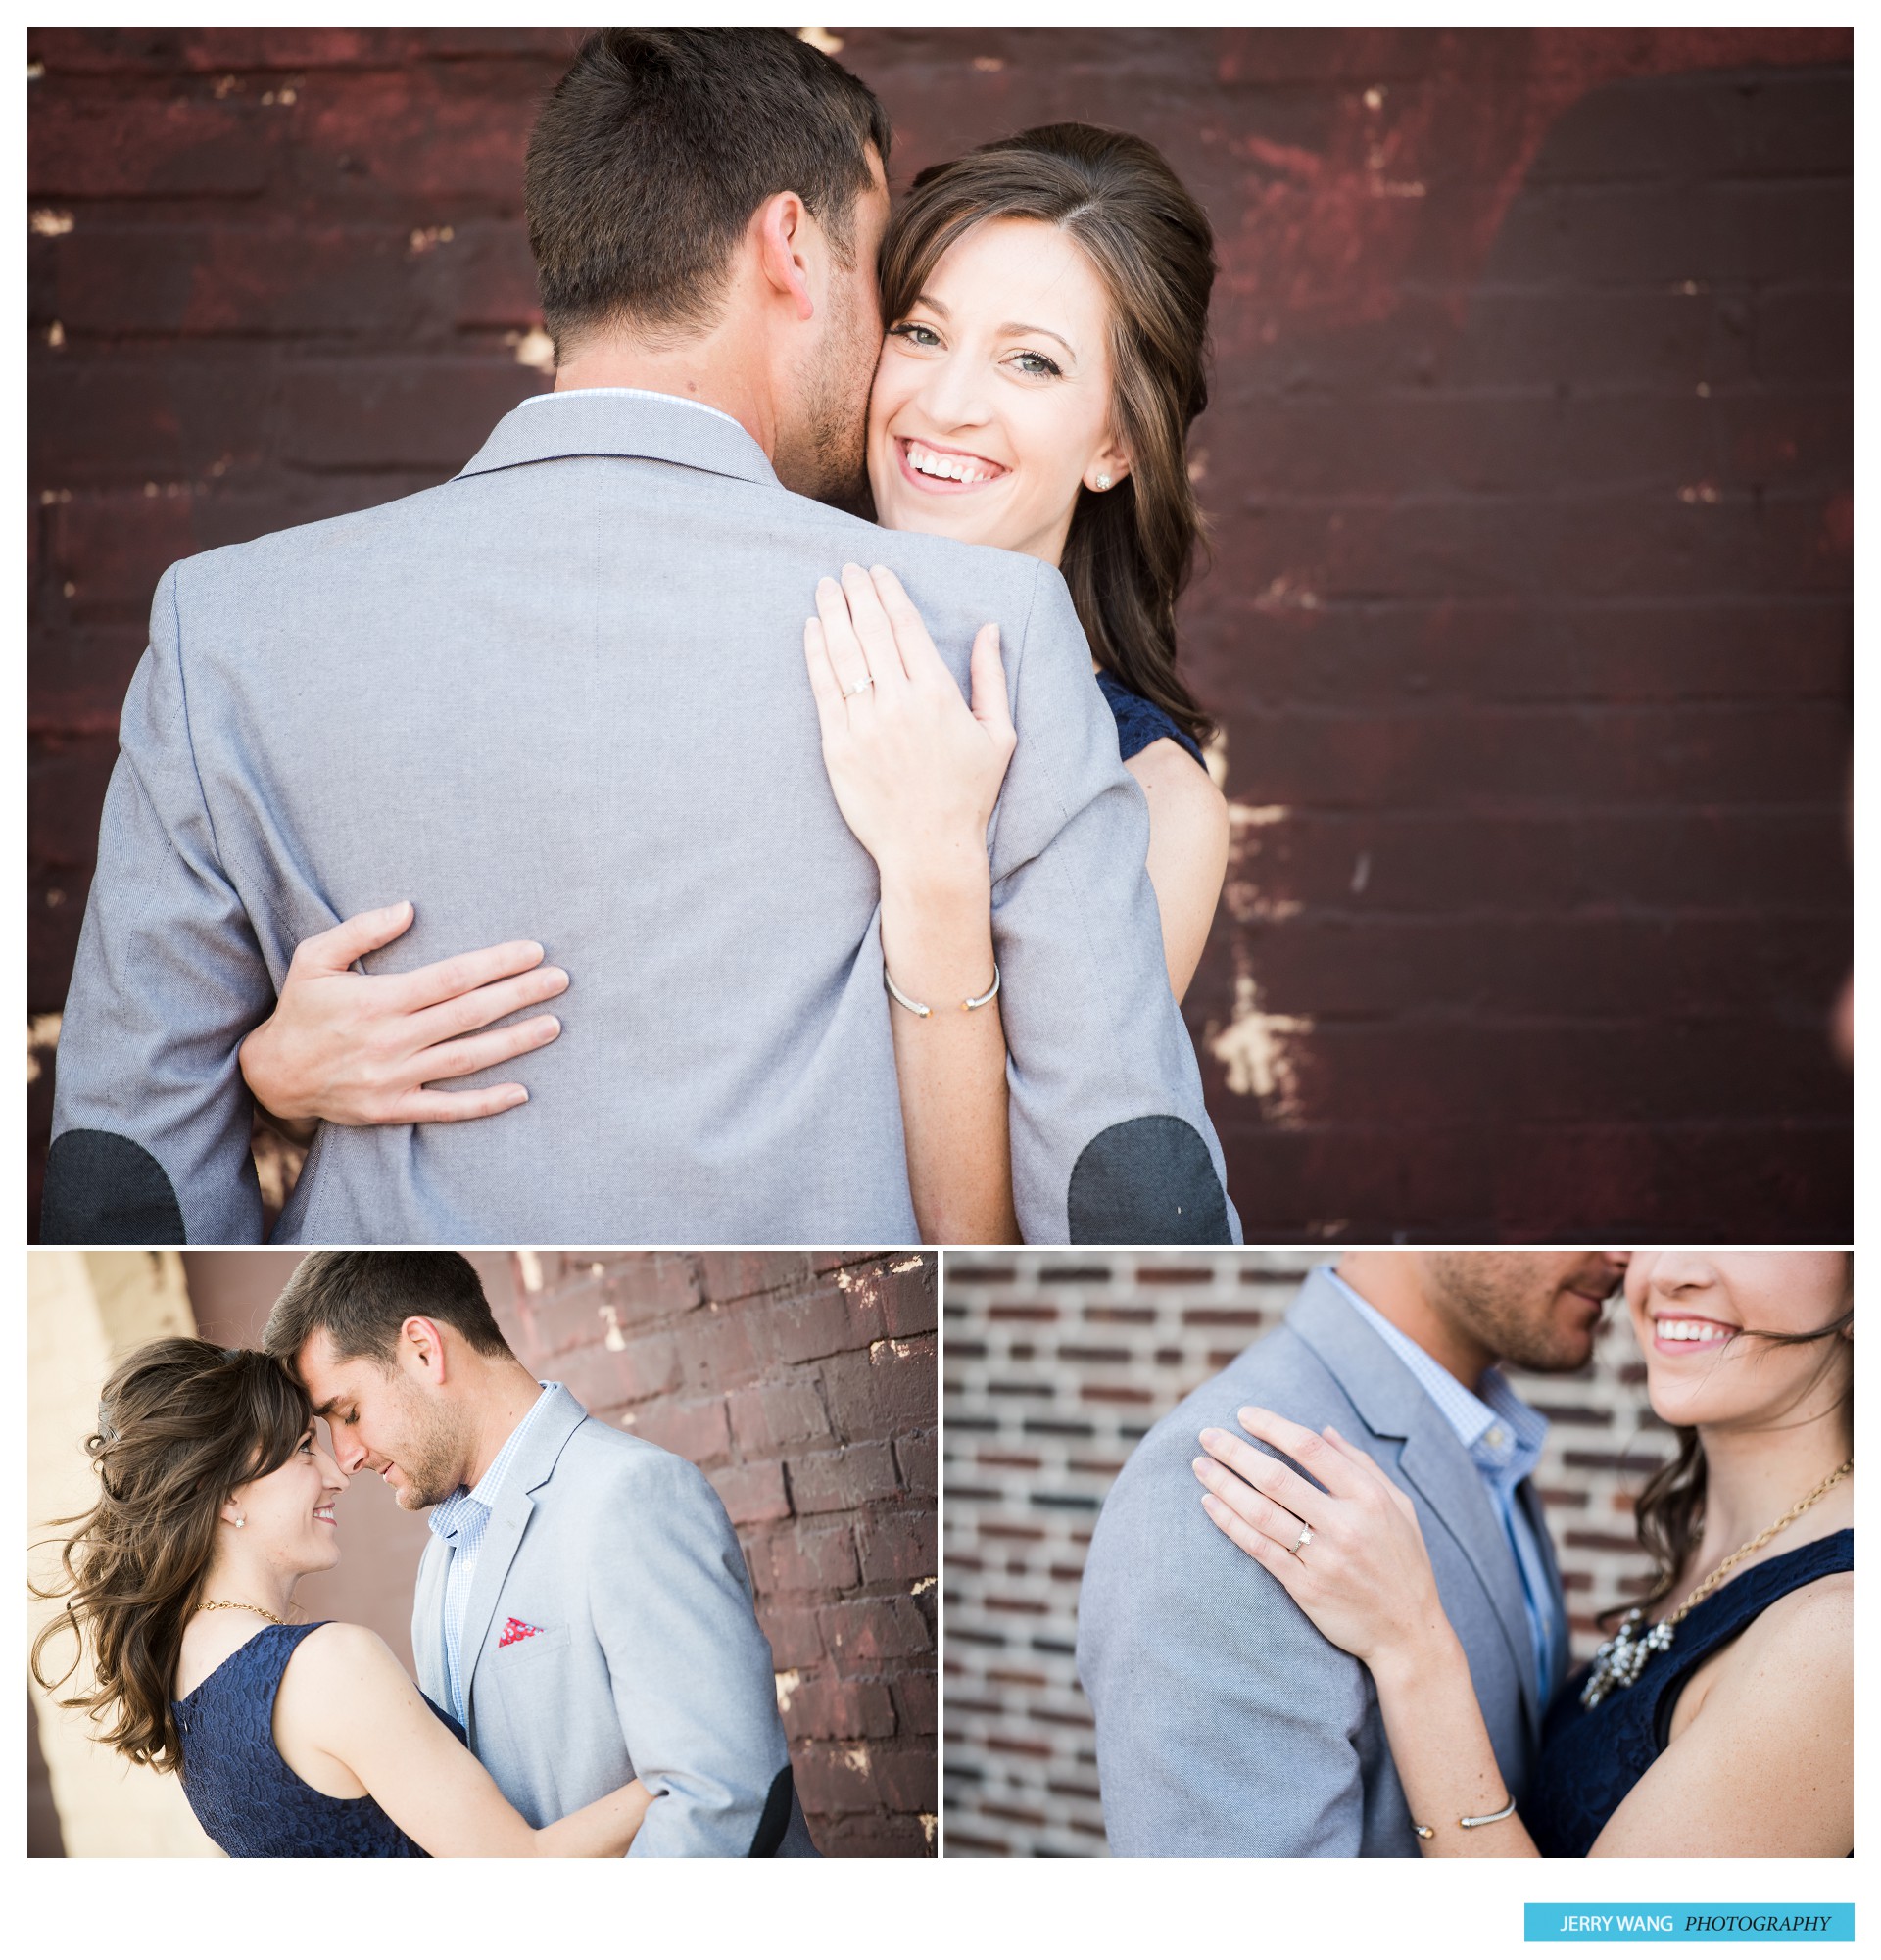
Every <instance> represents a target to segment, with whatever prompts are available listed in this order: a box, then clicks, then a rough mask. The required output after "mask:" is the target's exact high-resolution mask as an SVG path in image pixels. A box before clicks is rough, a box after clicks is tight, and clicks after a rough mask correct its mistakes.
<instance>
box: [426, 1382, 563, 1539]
mask: <svg viewBox="0 0 1881 1960" xmlns="http://www.w3.org/2000/svg"><path fill="white" fill-rule="evenodd" d="M536 1386H537V1387H538V1388H540V1389H541V1390H542V1393H541V1394H540V1395H539V1396H537V1397H536V1399H535V1401H534V1402H532V1403H531V1404H530V1405H529V1408H528V1410H527V1411H526V1412H525V1413H524V1415H523V1418H522V1420H521V1421H520V1422H518V1423H517V1424H516V1426H515V1427H514V1428H513V1429H512V1430H510V1432H509V1434H508V1435H507V1436H506V1437H505V1438H504V1441H503V1448H502V1449H501V1450H499V1451H498V1452H497V1454H496V1456H495V1458H492V1460H491V1464H490V1467H489V1468H488V1469H487V1470H485V1471H484V1473H483V1475H482V1476H480V1477H479V1478H478V1479H477V1486H476V1489H475V1490H465V1489H464V1487H463V1486H462V1485H461V1484H459V1485H458V1487H457V1489H456V1490H455V1491H453V1492H452V1493H451V1495H450V1496H449V1497H448V1498H444V1499H442V1500H440V1501H439V1502H438V1503H437V1504H435V1505H433V1506H431V1515H430V1516H429V1518H427V1519H426V1520H425V1521H426V1523H428V1524H429V1525H430V1527H431V1530H432V1532H433V1534H434V1535H435V1536H436V1537H439V1538H442V1539H443V1540H444V1541H445V1542H446V1543H447V1544H449V1543H451V1542H452V1541H453V1540H455V1539H456V1537H457V1535H458V1532H459V1531H461V1530H462V1528H463V1525H464V1521H465V1519H466V1518H467V1517H468V1516H469V1514H470V1506H473V1505H474V1506H477V1508H478V1509H480V1510H481V1511H483V1512H484V1513H485V1514H486V1515H488V1513H489V1512H491V1511H493V1510H495V1509H496V1507H497V1498H498V1496H499V1495H500V1494H501V1492H502V1490H503V1486H504V1483H505V1481H506V1478H507V1477H508V1475H509V1471H510V1469H511V1467H512V1466H513V1464H514V1462H515V1459H516V1457H517V1455H518V1453H519V1452H520V1450H521V1447H522V1439H523V1437H524V1436H525V1435H526V1434H527V1433H528V1430H529V1425H530V1424H531V1423H532V1422H534V1421H535V1419H536V1417H537V1415H538V1414H540V1413H541V1410H542V1406H543V1404H544V1403H545V1402H547V1401H548V1400H549V1399H550V1397H551V1396H552V1395H553V1394H554V1393H555V1389H556V1388H558V1387H559V1386H560V1384H559V1383H557V1382H553V1381H544V1382H538V1383H537V1384H536Z"/></svg>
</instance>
